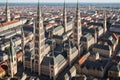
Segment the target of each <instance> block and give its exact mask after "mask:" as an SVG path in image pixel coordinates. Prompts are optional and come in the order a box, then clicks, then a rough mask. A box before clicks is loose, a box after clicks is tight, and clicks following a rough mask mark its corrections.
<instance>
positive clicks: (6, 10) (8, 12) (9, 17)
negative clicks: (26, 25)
mask: <svg viewBox="0 0 120 80" xmlns="http://www.w3.org/2000/svg"><path fill="white" fill-rule="evenodd" d="M5 15H6V22H8V21H11V16H10V9H9V6H8V0H6V8H5Z"/></svg>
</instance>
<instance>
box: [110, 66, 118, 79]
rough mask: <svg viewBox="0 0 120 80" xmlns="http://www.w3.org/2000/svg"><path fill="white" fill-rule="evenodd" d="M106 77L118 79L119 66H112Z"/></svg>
mask: <svg viewBox="0 0 120 80" xmlns="http://www.w3.org/2000/svg"><path fill="white" fill-rule="evenodd" d="M108 76H109V77H112V78H119V77H120V64H114V65H112V67H111V68H110V69H109V70H108Z"/></svg>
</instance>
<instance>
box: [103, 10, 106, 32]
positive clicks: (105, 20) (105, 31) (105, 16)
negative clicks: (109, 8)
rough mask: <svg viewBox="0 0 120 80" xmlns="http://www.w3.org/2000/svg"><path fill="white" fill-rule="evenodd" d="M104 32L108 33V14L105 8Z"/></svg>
mask: <svg viewBox="0 0 120 80" xmlns="http://www.w3.org/2000/svg"><path fill="white" fill-rule="evenodd" d="M103 24H104V25H103V26H104V34H105V33H106V31H107V16H106V11H105V10H104V23H103Z"/></svg>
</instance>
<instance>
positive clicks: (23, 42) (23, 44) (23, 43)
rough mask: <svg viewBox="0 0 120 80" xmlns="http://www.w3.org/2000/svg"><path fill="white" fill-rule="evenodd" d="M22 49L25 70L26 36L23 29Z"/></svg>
mask: <svg viewBox="0 0 120 80" xmlns="http://www.w3.org/2000/svg"><path fill="white" fill-rule="evenodd" d="M21 37H22V38H21V48H22V53H23V67H24V69H25V50H24V47H25V41H24V37H25V34H24V30H23V27H21Z"/></svg>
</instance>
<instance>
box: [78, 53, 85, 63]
mask: <svg viewBox="0 0 120 80" xmlns="http://www.w3.org/2000/svg"><path fill="white" fill-rule="evenodd" d="M86 58H87V57H86V55H84V56H83V57H82V58H81V59H80V60H79V62H78V63H79V64H82V63H83V62H84V61H85V60H86Z"/></svg>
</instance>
